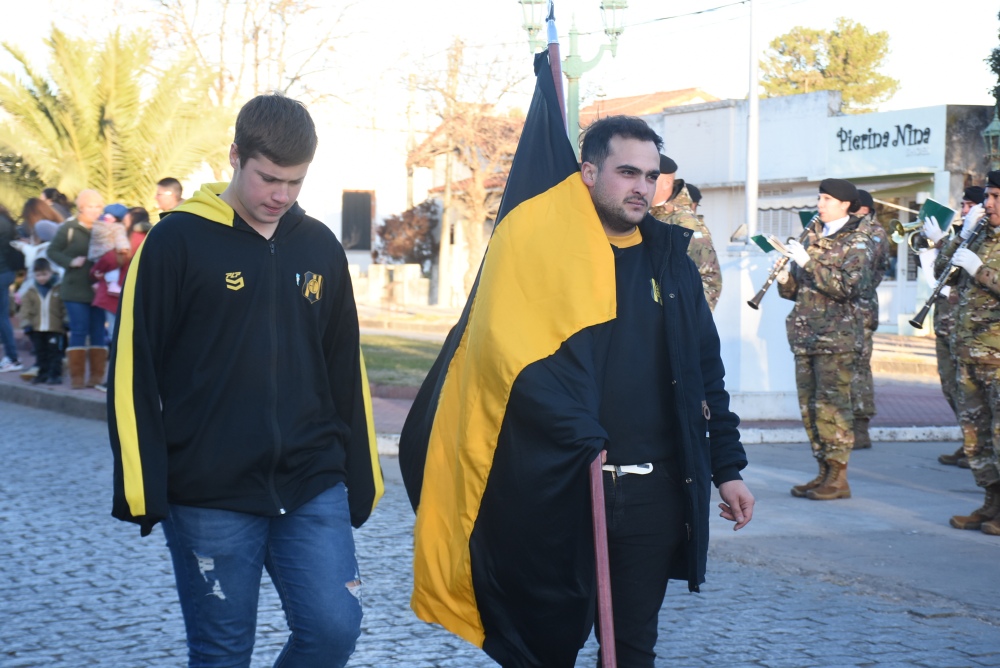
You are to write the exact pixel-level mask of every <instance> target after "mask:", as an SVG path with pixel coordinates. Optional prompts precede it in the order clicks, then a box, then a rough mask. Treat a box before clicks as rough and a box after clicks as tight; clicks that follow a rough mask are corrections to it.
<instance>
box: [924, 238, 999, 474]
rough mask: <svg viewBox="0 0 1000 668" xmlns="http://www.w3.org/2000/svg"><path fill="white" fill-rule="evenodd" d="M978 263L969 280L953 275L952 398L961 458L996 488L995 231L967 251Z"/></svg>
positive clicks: (938, 268)
mask: <svg viewBox="0 0 1000 668" xmlns="http://www.w3.org/2000/svg"><path fill="white" fill-rule="evenodd" d="M961 241H962V239H961V238H960V237H959V236H958V235H956V236H955V238H954V239H952V240H951V241H950V242H949V243H948V245H947V246H945V248H944V250H943V251H942V252H941V253H940V254H939V255H938V258H937V260H936V261H935V263H934V271H935V273H940V272H942V271H943V270H944V268H945V266H946V265H947V264H948V262H949V260H950V259H951V256H952V255H953V254H954V253H955V250H956V249H957V248H958V246H959V244H960V243H961ZM968 248H969V250H971V251H973V252H974V253H975V254H976V255H978V256H979V259H980V260H982V261H983V265H982V266H981V267H980V268H979V270H978V271H977V272H976V275H975V276H970V275H969V273H968V272H966V271H965V270H963V269H959V270H958V272H957V273H958V281H957V283H955V284H954V285H953V286H952V291H953V293H954V292H957V293H958V304H956V306H955V321H954V324H953V325H952V330H951V348H952V350H953V351H954V353H955V364H956V366H957V368H958V374H957V388H958V391H957V393H956V396H955V400H956V404H957V408H958V423H959V425H961V427H962V436H963V440H964V443H963V447H964V449H965V456H966V457H968V458H969V466H970V468H971V469H972V474H973V476H974V477H975V479H976V484H977V485H979V486H980V487H988V486H990V485H995V484H997V483H1000V228H998V227H991V226H990V225H989V223H986V226H985V229H983V230H980V231H979V234H977V235H976V236H975V237H974V238H973V239H972V241H971V242H970V243H969V246H968Z"/></svg>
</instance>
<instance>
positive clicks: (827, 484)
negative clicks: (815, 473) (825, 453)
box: [806, 460, 851, 501]
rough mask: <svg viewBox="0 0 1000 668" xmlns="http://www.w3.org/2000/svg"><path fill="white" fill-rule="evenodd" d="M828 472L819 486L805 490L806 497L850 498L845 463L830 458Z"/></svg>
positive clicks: (816, 498)
mask: <svg viewBox="0 0 1000 668" xmlns="http://www.w3.org/2000/svg"><path fill="white" fill-rule="evenodd" d="M827 464H828V465H829V466H830V473H829V475H827V476H826V480H825V481H823V484H822V485H820V486H819V487H815V488H813V489H810V490H809V491H808V492H806V498H807V499H812V500H813V501H832V500H833V499H849V498H851V486H850V485H848V484H847V464H841V463H840V462H835V461H833V460H830V461H829V462H827Z"/></svg>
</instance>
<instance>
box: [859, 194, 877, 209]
mask: <svg viewBox="0 0 1000 668" xmlns="http://www.w3.org/2000/svg"><path fill="white" fill-rule="evenodd" d="M858 206H867V207H868V208H869V209H871V210H872V211H874V210H875V200H873V199H872V194H871V193H870V192H868V191H867V190H862V189H861V188H858Z"/></svg>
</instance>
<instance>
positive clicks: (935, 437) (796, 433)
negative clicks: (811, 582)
mask: <svg viewBox="0 0 1000 668" xmlns="http://www.w3.org/2000/svg"><path fill="white" fill-rule="evenodd" d="M869 434H870V435H871V439H872V442H879V443H892V442H897V443H898V442H909V443H931V442H939V441H941V442H949V441H961V440H962V432H961V430H960V429H959V428H958V427H877V428H873V429H870V430H869ZM376 436H377V438H378V453H379V454H380V455H382V456H383V457H398V456H399V434H376ZM740 441H741V442H742V443H743V444H744V445H755V444H760V445H763V444H769V443H808V442H809V439H807V438H806V430H805V429H801V428H800V429H788V428H778V429H741V430H740Z"/></svg>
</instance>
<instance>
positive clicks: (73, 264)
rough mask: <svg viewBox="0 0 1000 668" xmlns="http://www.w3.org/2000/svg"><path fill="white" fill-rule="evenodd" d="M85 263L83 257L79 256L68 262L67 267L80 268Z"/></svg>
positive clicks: (85, 259)
mask: <svg viewBox="0 0 1000 668" xmlns="http://www.w3.org/2000/svg"><path fill="white" fill-rule="evenodd" d="M86 261H87V258H86V257H84V256H83V255H80V256H78V257H75V258H73V259H72V260H70V261H69V266H71V267H82V266H83V265H84V263H85V262H86Z"/></svg>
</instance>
